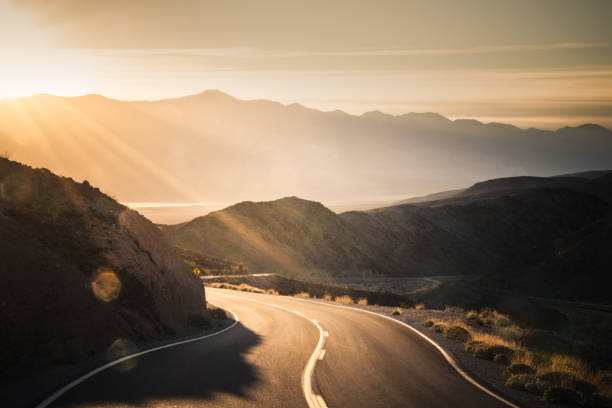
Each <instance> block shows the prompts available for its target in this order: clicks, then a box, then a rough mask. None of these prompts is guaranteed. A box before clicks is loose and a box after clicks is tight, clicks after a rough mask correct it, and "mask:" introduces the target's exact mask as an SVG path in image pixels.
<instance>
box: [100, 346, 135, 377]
mask: <svg viewBox="0 0 612 408" xmlns="http://www.w3.org/2000/svg"><path fill="white" fill-rule="evenodd" d="M137 352H138V348H137V347H136V346H135V345H134V343H132V342H131V341H129V340H125V339H117V340H115V341H114V342H113V344H111V345H110V347H109V348H108V351H107V352H106V358H107V359H108V361H114V360H117V359H120V358H123V357H126V356H129V355H130V354H134V353H137ZM137 364H138V358H137V357H132V358H128V359H126V360H124V361H122V362H120V363H119V364H117V365H116V366H115V367H117V368H118V369H119V370H121V371H130V370H132V369H133V368H134V367H136V365H137Z"/></svg>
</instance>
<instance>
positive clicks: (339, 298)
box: [334, 295, 354, 305]
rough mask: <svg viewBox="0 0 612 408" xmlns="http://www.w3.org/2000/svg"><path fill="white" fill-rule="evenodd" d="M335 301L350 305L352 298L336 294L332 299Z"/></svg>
mask: <svg viewBox="0 0 612 408" xmlns="http://www.w3.org/2000/svg"><path fill="white" fill-rule="evenodd" d="M334 301H335V302H337V303H343V304H345V305H352V304H353V303H354V302H353V299H351V297H350V296H347V295H344V296H336V299H334Z"/></svg>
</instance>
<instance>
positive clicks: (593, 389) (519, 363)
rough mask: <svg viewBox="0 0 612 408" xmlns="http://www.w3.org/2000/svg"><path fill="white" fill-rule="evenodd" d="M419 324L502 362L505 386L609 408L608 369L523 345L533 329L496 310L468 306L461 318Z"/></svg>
mask: <svg viewBox="0 0 612 408" xmlns="http://www.w3.org/2000/svg"><path fill="white" fill-rule="evenodd" d="M446 311H447V312H455V311H456V310H455V309H451V308H447V310H446ZM423 324H424V325H425V326H427V327H429V328H430V329H432V330H436V331H438V332H439V333H442V334H443V335H445V336H447V337H450V338H456V339H457V340H460V341H464V342H465V343H466V345H465V350H466V352H468V353H470V354H472V355H473V356H474V357H477V358H482V359H487V360H493V361H495V362H497V363H499V364H500V365H503V366H505V367H506V368H505V371H504V375H505V376H507V377H508V379H507V381H506V386H507V387H510V388H514V389H519V390H523V391H526V392H529V393H532V394H535V395H538V396H541V397H542V399H544V400H545V401H547V402H551V403H560V404H580V405H582V406H588V407H612V373H609V372H601V371H595V370H592V369H591V368H590V367H589V365H588V364H587V363H586V362H585V361H583V360H581V359H579V358H577V357H573V356H569V355H563V354H554V353H552V352H551V351H548V350H547V349H540V348H537V347H534V348H531V347H528V346H526V345H525V344H524V343H523V342H522V340H523V339H525V338H526V337H527V336H529V335H533V333H535V332H537V330H533V329H531V330H530V329H523V328H521V327H519V326H517V325H515V324H513V323H512V321H511V320H510V318H509V317H508V316H507V315H504V314H502V313H499V312H498V311H496V310H493V309H483V310H481V311H480V312H478V311H476V310H469V311H467V313H466V314H465V319H464V321H458V320H457V319H455V320H427V321H426V322H424V323H423ZM466 333H468V334H469V338H468V337H467V336H466V335H465V334H466Z"/></svg>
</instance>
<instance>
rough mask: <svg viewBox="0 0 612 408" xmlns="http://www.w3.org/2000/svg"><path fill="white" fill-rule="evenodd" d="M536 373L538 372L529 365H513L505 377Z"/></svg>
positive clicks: (507, 370)
mask: <svg viewBox="0 0 612 408" xmlns="http://www.w3.org/2000/svg"><path fill="white" fill-rule="evenodd" d="M535 373H536V370H535V369H534V368H533V367H531V366H528V365H527V364H521V363H518V364H516V363H515V364H511V365H510V366H509V367H508V368H506V370H505V371H504V375H506V376H510V375H516V374H529V375H534V374H535Z"/></svg>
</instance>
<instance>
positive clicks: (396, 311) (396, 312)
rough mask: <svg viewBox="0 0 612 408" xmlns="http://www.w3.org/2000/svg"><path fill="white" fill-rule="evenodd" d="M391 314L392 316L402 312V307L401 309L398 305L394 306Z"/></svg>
mask: <svg viewBox="0 0 612 408" xmlns="http://www.w3.org/2000/svg"><path fill="white" fill-rule="evenodd" d="M391 314H392V315H393V316H397V315H401V314H402V309H401V308H399V307H396V308H395V309H394V310H393V313H391Z"/></svg>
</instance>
